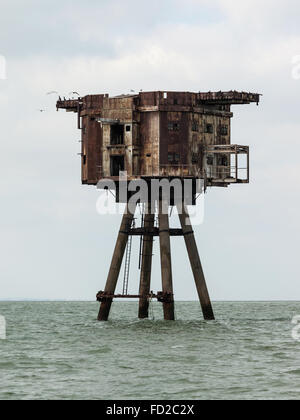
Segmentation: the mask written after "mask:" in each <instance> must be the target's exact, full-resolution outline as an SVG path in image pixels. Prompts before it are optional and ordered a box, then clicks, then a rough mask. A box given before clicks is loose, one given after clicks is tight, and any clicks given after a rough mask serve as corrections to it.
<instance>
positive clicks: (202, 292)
mask: <svg viewBox="0 0 300 420" xmlns="http://www.w3.org/2000/svg"><path fill="white" fill-rule="evenodd" d="M178 213H179V219H180V223H181V227H182V231H183V235H184V240H185V245H186V248H187V251H188V255H189V259H190V263H191V266H192V270H193V274H194V279H195V283H196V287H197V292H198V295H199V300H200V303H201V307H202V312H203V316H204V319H205V320H214V319H215V317H214V313H213V309H212V305H211V301H210V298H209V294H208V290H207V286H206V282H205V277H204V273H203V269H202V265H201V260H200V257H199V253H198V249H197V244H196V240H195V236H194V232H193V228H192V225H191V221H190V217H189V213H188V209H187V207H186V206H185V205H184V204H183V205H182V209H181V208H178ZM180 213H182V214H180Z"/></svg>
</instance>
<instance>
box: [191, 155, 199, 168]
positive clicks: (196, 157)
mask: <svg viewBox="0 0 300 420" xmlns="http://www.w3.org/2000/svg"><path fill="white" fill-rule="evenodd" d="M198 162H199V159H198V155H197V153H193V154H192V164H194V165H195V164H196V163H198Z"/></svg>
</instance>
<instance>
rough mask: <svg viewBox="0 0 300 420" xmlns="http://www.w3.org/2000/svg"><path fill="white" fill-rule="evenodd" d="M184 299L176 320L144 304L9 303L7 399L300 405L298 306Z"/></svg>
mask: <svg viewBox="0 0 300 420" xmlns="http://www.w3.org/2000/svg"><path fill="white" fill-rule="evenodd" d="M214 310H215V313H216V318H217V320H216V321H213V322H204V321H203V320H202V317H201V312H200V308H199V304H198V303H196V302H177V304H176V317H177V320H176V321H175V322H168V321H163V320H162V307H161V305H160V304H158V303H155V304H153V313H154V320H145V321H139V320H138V319H137V316H136V315H137V303H136V302H116V303H114V304H113V308H112V313H111V320H110V321H109V322H107V323H99V322H97V321H96V316H97V311H98V304H97V303H94V302H0V315H3V316H5V318H6V322H7V339H6V340H0V399H1V400H7V399H110V400H113V399H128V400H136V399H141V400H143V399H154V400H157V399H167V400H173V399H180V400H181V399H189V400H202V399H251V400H252V399H299V398H300V342H298V341H296V340H295V339H293V338H292V329H293V328H294V327H295V326H294V325H292V323H291V321H292V318H293V317H294V316H295V315H298V314H300V303H297V302H259V303H258V302H217V303H214Z"/></svg>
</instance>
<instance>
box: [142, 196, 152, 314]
mask: <svg viewBox="0 0 300 420" xmlns="http://www.w3.org/2000/svg"><path fill="white" fill-rule="evenodd" d="M146 212H147V214H145V218H144V228H145V229H152V228H153V227H154V214H151V204H150V203H149V204H148V205H147V207H146ZM152 252H153V236H151V235H144V237H143V250H142V267H141V277H140V292H139V294H140V296H141V297H140V301H139V318H140V319H145V318H148V316H149V313H148V309H149V301H148V295H149V293H150V281H151V269H152Z"/></svg>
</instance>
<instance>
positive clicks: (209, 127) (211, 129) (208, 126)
mask: <svg viewBox="0 0 300 420" xmlns="http://www.w3.org/2000/svg"><path fill="white" fill-rule="evenodd" d="M205 132H206V133H209V134H213V132H214V126H213V125H212V124H206V127H205Z"/></svg>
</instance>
